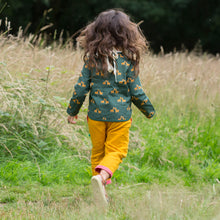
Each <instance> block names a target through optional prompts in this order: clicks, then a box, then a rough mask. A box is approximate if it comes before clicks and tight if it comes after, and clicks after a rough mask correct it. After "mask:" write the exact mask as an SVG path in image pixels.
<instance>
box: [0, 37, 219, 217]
mask: <svg viewBox="0 0 220 220" xmlns="http://www.w3.org/2000/svg"><path fill="white" fill-rule="evenodd" d="M40 42H41V41H39V43H40ZM0 48H1V53H0V134H1V135H0V146H1V151H0V218H1V219H15V218H17V219H212V218H213V219H218V216H219V210H218V208H219V205H220V201H219V198H220V188H219V185H220V184H219V181H220V163H219V162H220V157H219V155H220V146H219V145H220V142H219V135H220V120H219V104H220V99H219V91H220V90H219V85H220V83H219V77H220V74H219V69H220V59H219V57H217V56H211V55H208V54H199V55H198V54H194V53H187V52H182V53H178V52H176V53H170V54H165V55H164V54H159V55H152V54H148V55H146V56H145V57H144V59H143V60H142V63H141V68H140V69H141V73H140V78H141V80H142V85H143V88H144V90H145V91H146V94H147V95H148V96H149V97H150V100H151V101H152V103H153V104H154V106H155V108H156V111H157V115H156V117H155V118H153V119H152V120H148V119H146V118H144V115H142V113H141V112H139V111H138V110H137V109H136V108H135V107H133V116H132V118H133V121H132V127H131V131H130V144H129V152H128V156H127V158H125V159H124V160H123V163H122V164H121V166H120V168H119V170H117V171H116V173H115V174H114V176H113V184H112V185H111V186H108V189H107V190H108V193H109V195H110V198H111V202H110V207H109V210H108V211H107V213H105V214H103V213H102V214H100V212H99V210H97V209H96V207H94V205H93V204H92V198H91V189H90V178H91V170H90V151H91V141H90V137H89V132H88V127H87V122H86V112H87V104H88V100H86V102H85V104H84V106H83V108H82V110H81V112H80V114H79V120H78V123H77V125H75V126H71V125H69V124H67V114H66V108H67V105H68V102H69V99H70V97H71V95H72V91H73V86H74V83H75V82H76V80H77V78H78V75H79V73H80V70H81V67H82V59H81V58H82V57H81V56H82V54H81V52H80V51H76V50H74V48H73V47H72V45H71V44H68V45H65V46H61V45H59V44H56V43H54V44H53V45H51V46H50V47H43V46H42V45H40V44H39V45H35V46H33V45H32V44H31V43H30V41H29V39H28V38H27V39H26V40H25V39H23V38H19V37H8V38H4V37H3V36H1V37H0Z"/></svg>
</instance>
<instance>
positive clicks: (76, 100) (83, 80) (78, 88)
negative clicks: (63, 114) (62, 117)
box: [67, 63, 91, 116]
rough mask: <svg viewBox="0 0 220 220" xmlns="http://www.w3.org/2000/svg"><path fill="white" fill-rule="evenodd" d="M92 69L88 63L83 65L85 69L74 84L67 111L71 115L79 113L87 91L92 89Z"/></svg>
mask: <svg viewBox="0 0 220 220" xmlns="http://www.w3.org/2000/svg"><path fill="white" fill-rule="evenodd" d="M90 81H91V71H90V69H89V68H88V66H87V64H86V63H85V64H84V65H83V69H82V71H81V74H80V76H79V78H78V81H77V83H76V84H75V86H74V92H73V96H72V98H71V99H70V102H69V106H68V108H67V113H68V114H69V115H71V116H75V115H77V114H78V113H79V110H80V108H81V106H82V104H83V102H84V100H85V98H86V95H87V93H88V92H89V90H90Z"/></svg>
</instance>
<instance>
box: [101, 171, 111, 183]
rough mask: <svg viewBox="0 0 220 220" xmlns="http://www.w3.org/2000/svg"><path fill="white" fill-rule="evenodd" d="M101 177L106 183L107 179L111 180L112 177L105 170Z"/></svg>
mask: <svg viewBox="0 0 220 220" xmlns="http://www.w3.org/2000/svg"><path fill="white" fill-rule="evenodd" d="M100 175H101V176H102V178H103V179H104V181H106V180H107V179H109V177H110V175H109V173H108V172H106V171H105V170H101V172H100Z"/></svg>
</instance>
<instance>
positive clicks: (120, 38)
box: [77, 9, 148, 75]
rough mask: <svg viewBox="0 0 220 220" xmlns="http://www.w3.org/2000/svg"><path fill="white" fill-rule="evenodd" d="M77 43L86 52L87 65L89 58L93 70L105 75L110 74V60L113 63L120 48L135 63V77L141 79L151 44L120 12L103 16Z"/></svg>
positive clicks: (100, 16) (114, 10) (110, 12)
mask: <svg viewBox="0 0 220 220" xmlns="http://www.w3.org/2000/svg"><path fill="white" fill-rule="evenodd" d="M77 41H78V42H79V44H80V46H81V47H83V48H84V51H85V53H84V61H85V60H86V59H87V55H88V54H89V56H88V65H89V67H90V68H92V67H94V66H95V67H96V68H97V69H99V70H102V71H103V72H104V73H106V72H107V70H108V66H107V61H106V57H107V56H108V58H109V61H110V62H111V63H112V62H113V57H112V50H113V48H116V49H118V50H120V51H122V53H123V54H124V55H125V56H126V57H127V58H128V59H129V60H130V61H131V63H132V64H133V65H134V70H135V74H136V75H138V74H139V62H140V56H141V54H142V53H143V52H145V51H147V49H148V42H147V40H146V38H145V37H144V35H143V33H142V31H141V29H140V28H139V25H138V24H136V23H134V22H132V21H131V20H130V17H129V16H128V15H127V14H125V13H124V12H123V11H122V10H119V9H110V10H107V11H104V12H102V13H100V14H99V15H98V17H97V18H96V19H95V20H94V21H93V22H92V23H90V24H89V25H87V26H86V27H85V29H84V30H82V31H81V33H80V35H79V37H78V38H77Z"/></svg>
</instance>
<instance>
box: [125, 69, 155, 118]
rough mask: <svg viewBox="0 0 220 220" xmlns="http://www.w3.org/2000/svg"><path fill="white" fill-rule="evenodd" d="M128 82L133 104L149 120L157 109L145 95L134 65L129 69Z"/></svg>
mask: <svg viewBox="0 0 220 220" xmlns="http://www.w3.org/2000/svg"><path fill="white" fill-rule="evenodd" d="M127 82H128V86H129V89H130V93H131V99H132V102H133V103H134V104H135V105H136V106H137V107H138V108H139V110H140V111H141V112H142V113H143V114H144V115H145V116H146V117H147V118H152V117H153V116H154V114H155V109H154V107H153V105H152V104H151V102H150V100H149V98H148V97H147V96H146V94H145V93H144V91H143V89H142V86H141V83H140V79H139V77H138V76H137V77H135V73H134V68H133V65H130V67H129V69H128V73H127Z"/></svg>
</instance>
